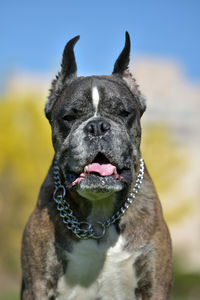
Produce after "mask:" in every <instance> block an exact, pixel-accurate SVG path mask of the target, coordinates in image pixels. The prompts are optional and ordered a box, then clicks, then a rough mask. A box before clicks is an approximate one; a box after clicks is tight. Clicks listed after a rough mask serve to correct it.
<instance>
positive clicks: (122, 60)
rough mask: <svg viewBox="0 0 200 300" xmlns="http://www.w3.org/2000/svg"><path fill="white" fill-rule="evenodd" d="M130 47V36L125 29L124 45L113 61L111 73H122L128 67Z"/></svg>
mask: <svg viewBox="0 0 200 300" xmlns="http://www.w3.org/2000/svg"><path fill="white" fill-rule="evenodd" d="M130 47H131V42H130V36H129V33H128V31H126V40H125V45H124V48H123V50H122V52H121V53H120V55H119V57H118V59H117V60H116V62H115V65H114V69H113V73H112V74H119V75H122V74H123V72H124V71H126V70H127V69H128V65H129V60H130Z"/></svg>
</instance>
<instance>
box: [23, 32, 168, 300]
mask: <svg viewBox="0 0 200 300" xmlns="http://www.w3.org/2000/svg"><path fill="white" fill-rule="evenodd" d="M78 40H79V36H76V37H75V38H73V39H71V40H70V41H69V42H68V43H67V45H66V46H65V49H64V52H63V57H62V64H61V71H60V72H59V73H58V75H57V76H56V78H55V79H54V80H53V82H52V87H51V90H50V95H49V98H48V101H47V103H46V106H45V114H46V117H47V118H48V120H49V122H50V124H51V128H52V143H53V147H54V150H55V156H54V159H53V162H52V165H51V167H50V169H49V171H48V174H47V176H46V178H45V180H44V183H43V184H42V186H41V190H40V193H39V197H38V202H37V204H36V208H35V210H34V212H33V213H32V215H31V216H30V218H29V221H28V223H27V225H26V227H25V230H24V234H23V240H22V254H21V262H22V288H21V299H24V300H33V299H38V300H46V299H49V300H53V299H57V300H64V299H68V300H71V299H75V300H86V299H87V300H93V299H95V300H112V299H113V300H130V299H143V300H146V299H151V300H164V299H169V295H170V288H171V285H172V247H171V239H170V235H169V232H168V228H167V226H166V223H165V221H164V219H163V214H162V208H161V205H160V202H159V199H158V196H157V193H156V190H155V187H154V185H153V182H152V179H151V177H150V175H149V173H148V171H147V169H146V166H145V164H144V161H143V159H142V155H141V151H140V142H141V125H140V118H141V116H142V115H143V113H144V111H145V109H146V104H145V98H144V97H143V96H142V94H141V92H140V90H139V87H138V85H137V84H136V81H135V79H134V78H133V77H132V75H131V73H130V72H129V70H128V65H129V58H130V37H129V34H128V32H126V36H125V45H124V48H123V50H122V52H121V54H120V55H119V57H118V59H117V60H116V62H115V64H114V69H113V73H112V75H110V76H89V77H77V74H76V73H77V65H76V59H75V55H74V46H75V44H76V42H77V41H78Z"/></svg>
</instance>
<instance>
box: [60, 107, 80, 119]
mask: <svg viewBox="0 0 200 300" xmlns="http://www.w3.org/2000/svg"><path fill="white" fill-rule="evenodd" d="M77 117H78V111H77V110H76V109H73V111H70V112H68V113H66V114H65V115H64V116H63V117H62V119H63V120H64V121H67V122H72V121H75V120H76V119H77Z"/></svg>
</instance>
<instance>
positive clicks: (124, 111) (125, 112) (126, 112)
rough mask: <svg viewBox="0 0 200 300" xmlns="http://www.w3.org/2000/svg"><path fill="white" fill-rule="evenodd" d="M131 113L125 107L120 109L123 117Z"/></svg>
mask: <svg viewBox="0 0 200 300" xmlns="http://www.w3.org/2000/svg"><path fill="white" fill-rule="evenodd" d="M129 115H130V112H129V111H127V110H125V109H123V110H121V111H120V116H121V117H123V118H127V117H128V116H129Z"/></svg>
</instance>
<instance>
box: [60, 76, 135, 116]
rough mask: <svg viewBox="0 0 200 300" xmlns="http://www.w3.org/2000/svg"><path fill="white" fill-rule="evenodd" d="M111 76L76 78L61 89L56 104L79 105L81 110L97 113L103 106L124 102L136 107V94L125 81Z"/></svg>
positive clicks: (62, 105)
mask: <svg viewBox="0 0 200 300" xmlns="http://www.w3.org/2000/svg"><path fill="white" fill-rule="evenodd" d="M112 77H113V76H107V77H106V76H102V77H85V78H77V79H76V80H75V81H73V82H72V83H71V84H70V85H69V86H66V88H64V89H63V91H62V93H61V95H60V99H59V101H58V102H60V103H57V106H59V107H60V108H63V107H65V106H67V107H69V106H74V107H77V108H78V107H79V108H81V109H82V110H89V111H90V112H91V111H93V112H94V113H96V114H97V113H99V112H100V111H101V109H102V108H103V106H104V107H105V106H109V107H110V109H112V106H115V104H116V105H117V104H118V105H119V104H124V105H127V104H128V105H129V106H130V107H131V106H132V107H133V108H137V106H138V109H139V107H140V104H139V101H138V99H137V96H134V94H133V93H131V92H130V90H129V89H128V87H127V86H126V83H125V82H120V81H119V80H116V79H115V78H112Z"/></svg>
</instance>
